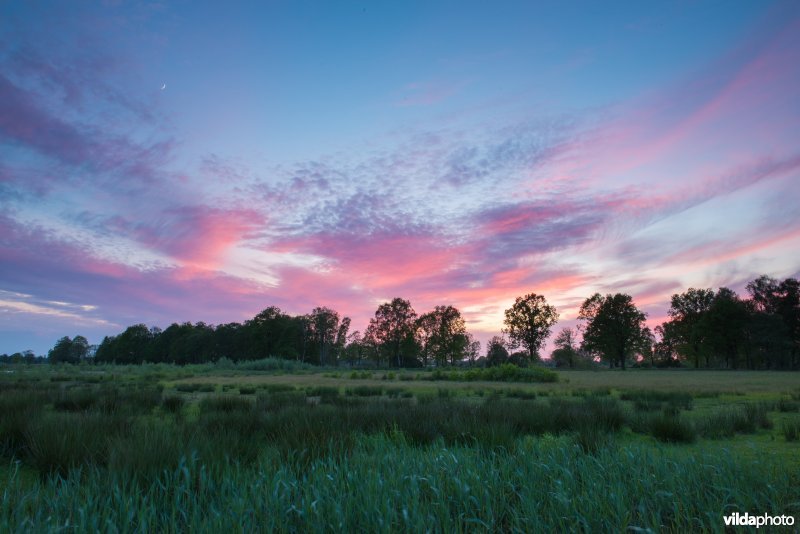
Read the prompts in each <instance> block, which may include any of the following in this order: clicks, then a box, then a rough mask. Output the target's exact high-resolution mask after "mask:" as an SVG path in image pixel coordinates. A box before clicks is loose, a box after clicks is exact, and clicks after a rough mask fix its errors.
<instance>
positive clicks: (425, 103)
mask: <svg viewBox="0 0 800 534" xmlns="http://www.w3.org/2000/svg"><path fill="white" fill-rule="evenodd" d="M798 35H800V8H798V5H797V4H796V3H794V2H692V3H688V2H687V3H666V2H663V3H661V2H628V3H624V2H614V3H596V2H593V3H578V2H576V3H569V4H564V3H557V2H548V3H533V2H521V3H502V4H501V3H492V4H491V5H490V4H488V3H485V2H473V3H468V2H451V3H435V4H434V3H419V4H411V3H374V4H373V3H297V2H292V3H289V2H281V3H278V2H253V3H235V4H220V3H197V2H192V3H189V2H175V3H165V4H160V3H132V2H102V3H81V4H80V5H78V4H76V3H37V2H25V3H4V4H2V5H0V63H2V67H3V68H2V70H0V208H2V211H1V212H0V236H1V237H0V339H2V343H0V351H2V352H13V351H17V350H23V349H27V348H32V349H34V350H35V351H37V352H40V353H43V352H45V351H46V350H47V348H49V347H51V346H52V345H53V343H54V342H55V340H56V339H57V338H58V337H61V336H62V335H71V336H73V335H75V334H83V335H86V336H87V337H89V339H90V341H92V342H99V341H100V340H101V339H102V336H103V335H106V334H112V333H116V332H119V331H121V330H122V329H123V328H124V327H125V326H128V325H130V324H134V323H139V322H145V323H147V324H154V325H159V326H162V327H163V326H166V325H168V324H169V323H171V322H173V321H186V320H190V321H199V320H203V321H206V322H209V323H223V322H230V321H242V320H245V319H247V318H249V317H252V316H253V315H254V314H255V313H257V312H258V311H260V310H261V309H263V308H265V307H267V306H269V305H278V306H280V307H281V308H283V309H284V310H285V311H287V312H289V313H306V312H308V311H310V310H311V308H312V307H314V306H317V305H326V306H330V307H333V308H335V309H337V310H339V311H340V313H342V314H346V315H350V316H352V317H353V319H354V328H357V329H361V328H363V327H364V326H365V324H366V321H367V319H368V317H369V316H370V315H371V314H372V313H373V312H374V310H375V308H376V307H377V305H378V304H379V303H380V302H382V301H383V300H386V299H390V298H392V297H395V296H402V297H405V298H408V299H410V300H411V301H412V304H413V305H414V306H415V308H417V311H419V312H424V311H426V310H427V309H430V308H432V307H433V306H435V305H438V304H452V305H455V306H456V307H458V308H460V309H461V310H462V311H464V312H465V315H466V317H467V321H468V328H470V330H471V331H473V332H474V333H476V334H477V335H478V337H479V338H480V339H485V338H487V337H488V336H490V335H493V334H495V333H497V332H498V331H499V329H500V326H501V321H502V311H503V309H504V308H505V307H508V306H509V305H510V304H511V303H512V302H513V299H514V297H516V296H518V295H520V294H523V293H528V292H537V293H541V294H544V295H545V296H546V297H547V298H548V300H550V301H551V302H553V303H555V304H556V306H557V307H558V308H559V310H560V311H561V315H562V322H563V324H571V321H572V322H574V319H575V313H576V309H577V306H578V305H579V303H580V301H581V300H582V299H583V298H586V297H587V296H589V295H591V294H592V293H594V292H595V291H600V292H609V291H624V292H628V293H631V294H632V295H633V296H634V298H635V300H636V302H637V303H639V304H640V306H641V307H643V308H644V309H645V310H646V311H647V312H648V313H649V316H650V320H651V322H654V323H657V322H658V321H659V320H660V319H661V318H663V317H664V315H665V313H666V308H667V305H668V300H669V295H670V294H671V293H674V292H677V291H682V290H683V289H685V288H687V287H689V286H695V287H719V286H722V285H726V286H731V287H733V288H734V289H736V290H739V291H741V290H742V289H743V287H744V284H745V283H746V282H747V281H748V280H750V279H752V278H754V277H756V276H758V275H760V274H764V273H765V274H770V275H772V276H776V277H787V276H797V274H798V271H799V270H800V266H799V265H798V255H797V254H796V252H795V251H796V250H797V249H798V245H800V217H798V215H799V213H798V207H797V201H796V199H797V198H800V195H798V193H799V192H800V191H798V189H799V188H800V186H799V185H798V178H800V171H799V169H800V147H798V144H797V139H800V120H799V119H800V117H799V116H798V115H799V111H800V110H799V109H798V108H799V107H800V106H799V105H798V99H797V95H798V94H800V67H798V65H800V38H798ZM162 88H163V89H162Z"/></svg>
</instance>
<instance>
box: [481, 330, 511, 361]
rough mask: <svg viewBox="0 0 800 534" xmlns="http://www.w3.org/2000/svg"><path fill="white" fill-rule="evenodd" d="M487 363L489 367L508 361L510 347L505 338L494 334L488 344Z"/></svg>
mask: <svg viewBox="0 0 800 534" xmlns="http://www.w3.org/2000/svg"><path fill="white" fill-rule="evenodd" d="M486 363H487V365H489V367H494V366H496V365H502V364H504V363H508V349H507V348H506V342H505V340H504V339H503V338H502V337H500V336H494V337H492V339H490V340H489V343H488V344H487V345H486Z"/></svg>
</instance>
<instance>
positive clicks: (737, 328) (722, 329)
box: [705, 287, 751, 369]
mask: <svg viewBox="0 0 800 534" xmlns="http://www.w3.org/2000/svg"><path fill="white" fill-rule="evenodd" d="M749 308H750V306H748V304H747V302H745V301H743V300H742V299H740V298H739V295H737V294H736V293H735V292H734V291H732V290H731V289H728V288H727V287H721V288H719V291H717V294H716V295H715V296H714V300H713V301H712V303H711V306H710V307H709V309H708V311H707V312H706V320H705V329H706V332H705V337H706V343H707V344H708V352H710V353H712V354H714V355H715V356H719V355H722V356H723V357H724V361H725V367H728V368H730V367H733V368H734V369H735V368H736V367H737V366H738V360H739V355H740V353H741V352H742V351H743V349H744V347H745V344H746V343H747V327H748V323H749V322H750V319H751V312H750V309H749Z"/></svg>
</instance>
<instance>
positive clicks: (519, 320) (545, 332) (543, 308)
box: [503, 293, 558, 362]
mask: <svg viewBox="0 0 800 534" xmlns="http://www.w3.org/2000/svg"><path fill="white" fill-rule="evenodd" d="M557 321H558V312H557V311H556V308H555V306H551V305H549V304H547V301H546V300H545V298H544V297H543V296H541V295H537V294H536V293H530V294H528V295H525V296H524V297H517V300H516V301H515V302H514V305H513V306H511V308H509V309H507V310H506V311H505V320H504V323H505V325H506V328H505V329H503V333H504V334H508V336H509V337H510V338H511V340H512V342H513V343H514V345H515V346H520V345H521V346H522V347H524V348H525V350H526V351H527V353H528V359H529V361H531V362H533V361H536V360H538V359H539V350H540V349H541V348H542V345H544V342H545V340H546V339H547V336H549V335H550V328H551V327H552V326H553V325H554V324H555V323H556V322H557Z"/></svg>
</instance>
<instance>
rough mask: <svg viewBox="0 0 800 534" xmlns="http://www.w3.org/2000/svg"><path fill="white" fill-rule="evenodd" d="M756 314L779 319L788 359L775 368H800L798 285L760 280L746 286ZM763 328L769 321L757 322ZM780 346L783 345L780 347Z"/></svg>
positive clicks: (780, 361)
mask: <svg viewBox="0 0 800 534" xmlns="http://www.w3.org/2000/svg"><path fill="white" fill-rule="evenodd" d="M747 291H748V292H749V293H750V295H751V299H752V301H753V304H754V308H755V311H756V313H758V314H762V315H771V316H775V317H779V318H780V320H781V322H782V323H783V325H784V329H783V330H784V336H785V338H786V339H785V340H784V342H785V344H786V351H785V352H786V355H787V358H785V360H784V359H780V360H779V361H777V362H773V363H775V364H776V366H778V367H792V368H797V367H799V366H800V281H798V280H797V279H796V278H787V279H785V280H784V281H782V282H778V280H776V279H774V278H771V277H769V276H766V275H764V276H760V277H759V278H757V279H755V280H753V281H752V282H750V283H749V284H747ZM760 321H761V322H762V323H763V324H765V325H766V324H767V323H769V320H768V319H763V318H762V319H760ZM781 344H783V343H781Z"/></svg>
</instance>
